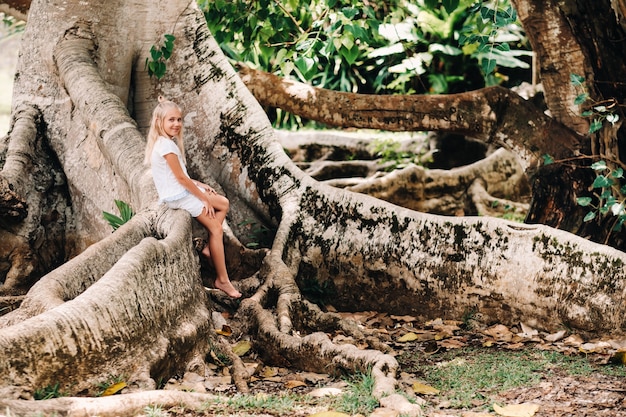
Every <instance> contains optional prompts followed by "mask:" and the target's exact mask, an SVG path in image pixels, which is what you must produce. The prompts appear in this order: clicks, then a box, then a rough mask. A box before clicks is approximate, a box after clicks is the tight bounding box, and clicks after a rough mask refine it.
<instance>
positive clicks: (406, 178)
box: [346, 149, 529, 215]
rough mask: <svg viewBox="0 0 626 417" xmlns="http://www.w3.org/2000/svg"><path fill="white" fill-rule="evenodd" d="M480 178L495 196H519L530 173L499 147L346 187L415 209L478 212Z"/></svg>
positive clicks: (462, 213) (526, 188) (523, 191)
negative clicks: (454, 163)
mask: <svg viewBox="0 0 626 417" xmlns="http://www.w3.org/2000/svg"><path fill="white" fill-rule="evenodd" d="M477 179H481V180H482V181H483V182H484V183H485V184H488V185H487V187H488V191H489V193H490V194H492V195H494V196H499V197H501V198H506V196H519V195H525V194H527V193H528V190H529V188H528V183H527V179H526V176H525V174H524V172H523V170H522V168H521V166H520V165H519V164H518V162H517V158H516V157H515V156H514V155H513V154H512V153H511V152H509V151H506V150H504V149H499V150H497V151H495V152H494V153H492V154H491V155H490V156H488V157H487V158H485V159H482V160H480V161H478V162H475V163H473V164H471V165H467V166H464V167H459V168H454V169H451V170H437V169H433V170H426V169H424V168H422V167H420V166H417V165H410V166H408V167H406V168H404V169H401V170H397V171H393V172H391V173H389V174H387V175H385V176H382V177H376V178H372V179H366V180H363V181H361V182H360V183H359V184H357V185H353V186H350V187H346V189H348V190H350V191H355V192H358V193H362V194H368V195H371V196H373V197H376V198H379V199H382V200H386V201H389V202H391V203H393V204H396V205H399V206H402V207H406V208H409V209H412V210H416V211H421V212H426V213H435V214H446V215H472V214H474V215H475V214H478V211H477V209H476V208H475V207H474V205H473V201H472V197H471V193H470V192H469V189H470V187H471V186H472V184H474V182H475V181H476V180H477Z"/></svg>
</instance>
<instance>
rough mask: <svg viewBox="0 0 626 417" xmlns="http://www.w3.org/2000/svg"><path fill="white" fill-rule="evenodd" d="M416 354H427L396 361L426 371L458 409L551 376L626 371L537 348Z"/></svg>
mask: <svg viewBox="0 0 626 417" xmlns="http://www.w3.org/2000/svg"><path fill="white" fill-rule="evenodd" d="M417 355H423V353H421V351H418V350H416V351H415V352H409V351H407V352H404V353H402V354H401V355H400V356H399V358H398V361H399V362H400V363H405V362H410V363H411V365H410V366H408V367H407V368H406V369H405V371H406V372H416V373H419V374H420V375H423V377H424V381H425V382H426V383H427V384H429V385H432V386H433V387H435V388H437V389H439V390H440V394H439V395H440V397H443V398H445V399H446V401H449V402H450V405H451V406H452V407H454V408H464V407H469V408H475V407H477V406H478V405H479V404H484V405H488V404H492V403H493V401H494V400H495V399H496V396H497V394H498V393H499V392H502V391H506V390H510V389H513V388H516V387H529V386H534V385H536V384H538V383H539V382H540V381H541V379H542V378H543V377H549V376H550V375H562V374H566V375H579V376H588V375H592V374H594V373H602V374H605V375H622V376H623V375H625V374H626V370H625V368H624V367H606V366H605V367H600V366H597V365H593V364H591V363H590V362H589V360H588V359H586V358H585V357H584V356H567V355H564V354H562V353H559V352H554V351H542V350H535V349H525V350H522V351H511V350H508V351H507V350H499V349H481V348H463V349H454V350H450V351H447V352H443V353H441V354H437V355H436V356H435V355H433V356H431V357H430V358H428V359H424V358H417ZM403 369H404V368H403Z"/></svg>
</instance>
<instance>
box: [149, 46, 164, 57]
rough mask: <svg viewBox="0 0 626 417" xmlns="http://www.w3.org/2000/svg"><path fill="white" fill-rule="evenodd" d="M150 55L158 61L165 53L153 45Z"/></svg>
mask: <svg viewBox="0 0 626 417" xmlns="http://www.w3.org/2000/svg"><path fill="white" fill-rule="evenodd" d="M150 56H151V57H152V60H153V61H158V60H159V59H161V56H163V53H162V52H161V51H160V50H159V49H157V47H156V46H154V45H152V48H150Z"/></svg>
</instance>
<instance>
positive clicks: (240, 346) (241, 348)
mask: <svg viewBox="0 0 626 417" xmlns="http://www.w3.org/2000/svg"><path fill="white" fill-rule="evenodd" d="M251 348H252V343H250V342H249V341H247V340H241V341H239V342H237V344H236V345H235V346H234V347H233V353H234V354H235V355H237V356H243V355H245V354H246V353H248V351H249V350H250V349H251Z"/></svg>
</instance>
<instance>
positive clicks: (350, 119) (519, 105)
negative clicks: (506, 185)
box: [239, 65, 584, 169]
mask: <svg viewBox="0 0 626 417" xmlns="http://www.w3.org/2000/svg"><path fill="white" fill-rule="evenodd" d="M239 74H240V76H241V77H242V80H243V81H244V82H245V84H246V86H247V87H248V88H249V89H250V91H251V92H252V94H254V97H255V98H256V99H257V100H258V101H259V103H261V104H262V105H263V106H266V107H279V108H281V109H283V110H286V111H289V112H291V113H294V114H297V115H299V116H301V117H303V118H306V119H310V120H315V121H318V122H321V123H324V124H327V125H329V126H334V127H356V128H369V129H384V130H390V131H403V132H404V131H439V132H451V133H459V134H463V135H467V136H470V137H472V138H475V139H479V140H481V141H484V142H485V143H490V144H494V145H498V146H503V147H506V148H508V149H510V150H512V151H514V152H515V153H516V154H517V155H518V156H519V158H520V162H521V164H522V166H523V167H524V169H534V168H536V167H537V166H538V165H539V164H540V163H541V157H542V155H543V154H550V155H552V156H553V157H554V158H558V159H561V158H570V157H571V156H573V155H578V154H579V153H580V152H581V151H583V150H584V149H583V137H582V136H580V135H577V134H576V133H575V132H573V131H571V130H569V129H568V128H567V127H565V126H564V125H562V124H559V123H555V122H554V120H553V119H552V118H550V117H548V116H546V115H545V114H544V113H543V112H542V111H541V110H540V109H538V108H537V107H536V106H534V105H533V104H532V103H530V102H528V101H526V100H524V99H523V98H522V97H520V96H519V95H518V94H516V93H514V92H512V91H511V90H508V89H505V88H503V87H499V86H495V87H489V88H483V89H480V90H476V91H469V92H466V93H460V94H446V95H411V96H398V95H394V96H380V95H367V94H355V93H344V92H337V91H331V90H326V89H322V88H316V87H311V86H308V85H306V84H302V83H299V82H296V81H293V80H285V79H282V78H279V77H277V76H275V75H273V74H269V73H265V72H262V71H258V70H253V69H251V68H249V67H246V66H244V65H239ZM529 120H532V121H533V122H532V123H528V121H529Z"/></svg>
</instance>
